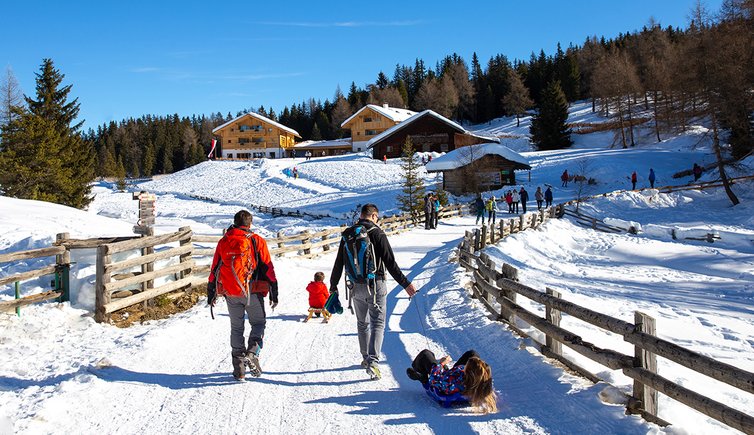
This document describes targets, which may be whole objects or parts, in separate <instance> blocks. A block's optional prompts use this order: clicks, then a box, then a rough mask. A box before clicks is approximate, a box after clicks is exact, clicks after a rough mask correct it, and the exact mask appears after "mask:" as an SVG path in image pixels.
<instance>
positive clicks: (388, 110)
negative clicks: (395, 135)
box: [340, 104, 416, 127]
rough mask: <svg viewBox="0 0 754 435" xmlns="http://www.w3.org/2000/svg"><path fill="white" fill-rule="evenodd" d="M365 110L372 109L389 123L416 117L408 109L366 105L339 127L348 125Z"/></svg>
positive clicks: (414, 113) (384, 105)
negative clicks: (389, 121)
mask: <svg viewBox="0 0 754 435" xmlns="http://www.w3.org/2000/svg"><path fill="white" fill-rule="evenodd" d="M366 109H372V110H374V111H375V112H377V113H379V114H380V115H382V116H384V117H385V118H387V119H390V120H391V121H395V122H403V121H405V120H407V119H408V118H410V117H412V116H414V115H416V112H414V111H412V110H408V109H399V108H397V107H390V106H388V105H387V104H383V105H382V106H378V105H376V104H367V105H366V106H364V107H362V108H361V109H359V110H358V111H357V112H356V113H354V114H353V115H351V116H350V117H349V118H348V119H346V120H345V121H343V123H341V124H340V126H341V127H343V126H344V125H346V124H348V122H349V121H351V120H352V119H354V118H355V117H356V116H357V115H358V114H359V113H361V112H363V111H364V110H366Z"/></svg>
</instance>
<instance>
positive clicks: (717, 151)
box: [712, 111, 740, 205]
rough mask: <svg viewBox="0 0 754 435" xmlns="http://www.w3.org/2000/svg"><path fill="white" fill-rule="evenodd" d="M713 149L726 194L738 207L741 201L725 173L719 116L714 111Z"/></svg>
mask: <svg viewBox="0 0 754 435" xmlns="http://www.w3.org/2000/svg"><path fill="white" fill-rule="evenodd" d="M712 147H713V148H714V149H715V157H716V158H717V169H718V171H720V180H721V181H722V182H723V188H725V193H726V194H727V195H728V198H729V199H730V202H732V203H733V205H738V203H739V202H740V201H739V200H738V197H737V196H736V194H735V193H733V189H731V188H730V180H728V175H727V174H726V173H725V163H724V162H723V153H722V151H720V138H719V136H718V131H717V115H716V114H715V112H714V111H713V112H712Z"/></svg>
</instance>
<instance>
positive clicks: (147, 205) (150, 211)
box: [133, 190, 157, 235]
mask: <svg viewBox="0 0 754 435" xmlns="http://www.w3.org/2000/svg"><path fill="white" fill-rule="evenodd" d="M133 199H135V200H136V199H138V200H139V220H138V221H137V223H136V226H134V233H136V234H141V235H151V233H152V231H153V230H152V225H154V217H155V214H154V209H155V202H156V201H157V195H155V194H154V193H147V192H146V191H144V190H142V191H141V192H139V193H136V192H134V194H133Z"/></svg>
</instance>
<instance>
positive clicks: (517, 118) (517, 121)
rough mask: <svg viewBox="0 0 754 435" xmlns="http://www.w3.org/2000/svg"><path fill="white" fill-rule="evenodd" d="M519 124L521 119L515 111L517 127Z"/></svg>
mask: <svg viewBox="0 0 754 435" xmlns="http://www.w3.org/2000/svg"><path fill="white" fill-rule="evenodd" d="M520 125H521V120H520V119H519V117H518V113H516V127H519V126H520Z"/></svg>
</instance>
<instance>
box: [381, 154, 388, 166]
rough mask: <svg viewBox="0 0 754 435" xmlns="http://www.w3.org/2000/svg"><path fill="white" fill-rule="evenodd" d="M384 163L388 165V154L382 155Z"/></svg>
mask: <svg viewBox="0 0 754 435" xmlns="http://www.w3.org/2000/svg"><path fill="white" fill-rule="evenodd" d="M382 163H384V164H386V165H387V154H383V155H382Z"/></svg>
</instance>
